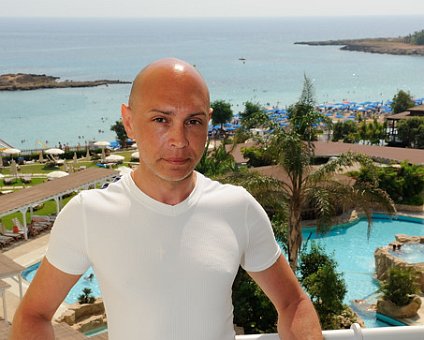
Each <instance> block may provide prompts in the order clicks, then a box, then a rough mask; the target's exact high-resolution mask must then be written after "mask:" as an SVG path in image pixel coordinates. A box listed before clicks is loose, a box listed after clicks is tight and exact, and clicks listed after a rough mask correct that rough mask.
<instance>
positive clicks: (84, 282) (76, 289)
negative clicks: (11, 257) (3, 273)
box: [22, 262, 102, 304]
mask: <svg viewBox="0 0 424 340" xmlns="http://www.w3.org/2000/svg"><path fill="white" fill-rule="evenodd" d="M39 266H40V262H38V263H36V264H34V265H32V266H30V267H28V268H27V269H25V270H24V271H23V272H22V276H23V278H24V279H25V280H27V281H28V282H31V281H32V279H33V278H34V276H35V274H36V272H37V269H38V267H39ZM91 274H93V279H91V280H88V277H89V276H90V275H91ZM84 288H90V289H91V292H92V295H93V296H95V297H99V296H101V295H102V294H101V292H100V288H99V283H98V282H97V279H96V275H94V272H93V268H91V267H90V268H89V269H88V270H87V271H86V272H85V273H84V275H82V276H81V278H80V279H79V280H78V282H77V283H76V284H75V285H74V286H73V287H72V289H71V290H70V292H69V293H68V295H67V296H66V298H65V302H66V303H69V304H72V303H75V302H77V301H78V296H79V295H81V294H82V290H83V289H84Z"/></svg>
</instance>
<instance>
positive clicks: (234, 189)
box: [202, 175, 252, 200]
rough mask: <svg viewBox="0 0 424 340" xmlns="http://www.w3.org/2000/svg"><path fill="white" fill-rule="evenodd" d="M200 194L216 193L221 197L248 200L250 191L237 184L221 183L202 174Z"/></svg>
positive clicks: (212, 194)
mask: <svg viewBox="0 0 424 340" xmlns="http://www.w3.org/2000/svg"><path fill="white" fill-rule="evenodd" d="M202 177H203V178H202V182H203V183H202V194H203V195H211V196H214V195H218V196H219V197H221V198H224V197H225V198H232V199H236V198H238V199H242V200H250V199H251V198H252V196H251V195H250V193H249V192H248V191H247V190H246V189H245V188H243V187H242V186H239V185H234V184H230V183H222V182H220V181H218V180H215V179H211V178H209V177H206V176H203V175H202Z"/></svg>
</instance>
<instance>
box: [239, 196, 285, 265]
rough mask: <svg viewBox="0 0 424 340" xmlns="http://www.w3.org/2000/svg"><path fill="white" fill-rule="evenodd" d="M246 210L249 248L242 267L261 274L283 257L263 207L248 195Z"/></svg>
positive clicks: (243, 258)
mask: <svg viewBox="0 0 424 340" xmlns="http://www.w3.org/2000/svg"><path fill="white" fill-rule="evenodd" d="M248 197H249V202H248V206H247V209H246V220H245V221H246V225H247V233H248V235H247V238H248V242H247V246H246V249H245V252H244V254H243V257H242V261H241V266H242V267H243V269H245V270H246V271H249V272H259V271H262V270H265V269H267V268H269V267H271V266H272V265H273V264H274V263H275V261H277V259H278V258H279V256H280V255H281V249H280V246H279V245H278V243H277V241H276V240H275V237H274V232H273V230H272V226H271V222H270V220H269V218H268V215H267V214H266V212H265V210H264V209H263V208H262V206H261V205H260V204H259V203H258V202H257V201H256V200H255V199H254V198H253V197H252V196H251V195H250V194H248Z"/></svg>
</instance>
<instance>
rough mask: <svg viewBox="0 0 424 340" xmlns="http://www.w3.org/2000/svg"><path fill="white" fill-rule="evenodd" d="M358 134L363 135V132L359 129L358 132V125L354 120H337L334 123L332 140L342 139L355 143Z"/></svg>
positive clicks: (345, 141)
mask: <svg viewBox="0 0 424 340" xmlns="http://www.w3.org/2000/svg"><path fill="white" fill-rule="evenodd" d="M360 127H361V125H360ZM360 129H361V128H360ZM358 134H359V135H361V136H362V134H364V135H365V132H362V131H359V133H358V125H357V124H356V123H355V122H354V121H351V120H347V121H345V122H337V123H336V124H335V125H334V130H333V141H334V142H337V141H339V140H340V139H342V140H343V142H344V143H356V142H357V141H358V139H359V138H358ZM364 138H365V137H364Z"/></svg>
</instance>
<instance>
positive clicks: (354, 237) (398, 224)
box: [23, 214, 424, 327]
mask: <svg viewBox="0 0 424 340" xmlns="http://www.w3.org/2000/svg"><path fill="white" fill-rule="evenodd" d="M310 233H312V236H311V240H315V241H316V242H317V243H318V244H320V245H322V246H323V247H324V248H325V249H326V251H327V253H329V254H330V253H332V252H334V257H335V260H336V261H337V263H338V271H340V272H342V273H343V277H344V279H345V281H346V286H347V294H346V297H345V303H346V304H348V305H351V303H352V301H353V300H355V299H356V300H363V299H366V298H368V297H369V296H371V295H372V294H373V293H375V292H376V291H377V290H378V282H377V281H376V280H375V279H374V275H375V264H374V251H375V249H376V248H378V247H382V246H385V245H387V244H389V243H390V242H392V241H394V239H395V235H396V234H408V235H424V219H418V218H411V217H406V216H398V217H396V218H393V219H392V218H390V217H388V216H385V215H380V214H376V215H375V216H374V221H373V227H372V230H371V236H370V238H369V240H367V221H366V220H365V219H360V220H358V221H355V222H354V223H351V224H346V225H340V226H337V227H334V228H332V230H331V231H330V232H328V233H327V234H325V235H319V234H316V233H315V232H314V230H313V229H310V228H308V229H307V230H304V232H303V238H304V240H306V239H307V238H308V236H309V234H310ZM37 268H38V265H34V266H32V267H29V268H28V269H27V270H25V271H24V273H23V276H24V278H25V279H26V280H27V281H31V280H32V278H33V277H34V274H35V271H36V269H37ZM91 273H93V271H92V269H91V268H90V269H89V270H88V271H87V272H86V273H85V274H84V275H83V276H82V277H81V279H80V280H79V281H78V282H77V283H76V284H75V286H74V287H73V288H72V290H71V292H70V293H69V294H68V296H67V297H66V299H65V301H66V302H67V303H74V302H76V301H78V295H80V294H81V292H82V290H83V289H84V288H87V287H88V288H91V290H92V291H93V295H94V296H100V295H101V293H100V290H99V287H98V283H97V280H96V277H95V276H94V278H93V280H92V281H89V280H87V279H84V277H88V276H89V275H90V274H91ZM355 310H356V309H355ZM361 317H363V318H364V320H365V323H366V326H367V327H380V326H388V325H387V324H384V323H381V322H379V321H377V320H376V319H375V313H362V314H361Z"/></svg>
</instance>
